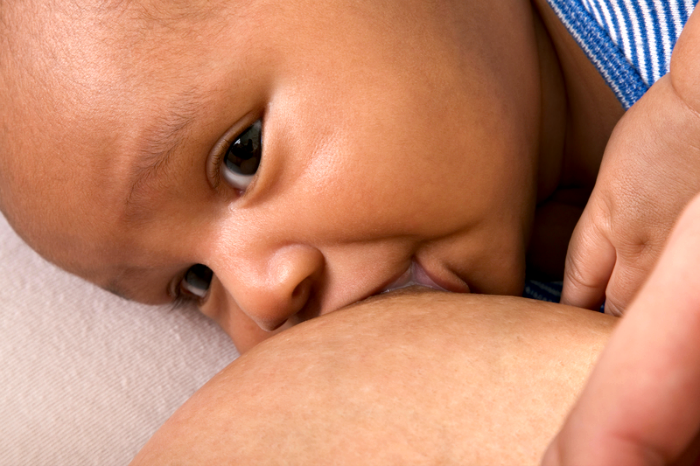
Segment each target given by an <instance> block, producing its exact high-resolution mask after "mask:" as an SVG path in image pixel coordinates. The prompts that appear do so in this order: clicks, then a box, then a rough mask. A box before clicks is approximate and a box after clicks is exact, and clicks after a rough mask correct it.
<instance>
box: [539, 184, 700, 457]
mask: <svg viewBox="0 0 700 466" xmlns="http://www.w3.org/2000/svg"><path fill="white" fill-rule="evenodd" d="M699 434H700V196H698V197H696V198H695V199H694V200H693V202H692V203H691V204H690V205H689V207H688V208H687V209H686V211H685V213H684V214H683V216H682V217H681V219H680V221H679V222H678V224H677V225H676V227H675V228H674V231H673V233H672V235H671V238H670V240H669V243H668V245H667V247H666V249H665V250H664V252H663V253H662V255H661V258H660V260H659V263H658V265H657V266H656V268H655V269H654V271H653V272H652V274H651V276H650V278H649V281H648V282H647V283H646V284H645V285H644V287H643V288H642V290H641V291H640V293H639V295H638V296H637V297H636V299H635V300H634V302H633V303H632V305H631V306H630V309H629V311H628V314H627V315H626V316H625V317H624V318H623V320H622V322H621V323H620V326H619V328H618V329H617V330H616V331H615V333H614V334H613V337H612V339H611V340H610V344H609V345H608V347H607V348H606V349H605V352H604V353H603V356H602V358H601V361H600V363H598V365H597V366H596V368H595V370H594V372H593V374H592V376H591V380H590V382H588V384H587V386H586V389H585V390H584V392H583V394H582V396H581V399H580V401H579V402H578V403H577V405H576V407H575V408H574V409H573V411H572V413H571V415H570V416H569V418H568V420H567V422H566V425H565V426H564V428H563V429H562V431H561V433H560V434H559V435H558V437H557V438H556V439H555V440H554V442H553V443H552V446H551V447H550V449H549V451H548V452H547V455H546V456H545V460H544V462H543V465H546V466H555V465H562V466H563V465H571V466H573V465H576V466H582V465H595V466H608V465H609V466H619V465H625V466H642V465H644V466H651V465H655V466H656V465H671V464H674V465H676V464H677V465H684V464H698V463H697V460H698V453H699V452H700V445H699V442H698V438H699V437H698V436H699Z"/></svg>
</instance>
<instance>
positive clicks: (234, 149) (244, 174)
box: [221, 120, 262, 190]
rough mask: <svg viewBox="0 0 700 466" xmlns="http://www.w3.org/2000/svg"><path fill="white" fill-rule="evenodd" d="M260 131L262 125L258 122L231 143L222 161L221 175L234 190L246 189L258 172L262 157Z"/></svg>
mask: <svg viewBox="0 0 700 466" xmlns="http://www.w3.org/2000/svg"><path fill="white" fill-rule="evenodd" d="M261 130H262V123H261V121H260V120H258V121H256V122H255V123H253V125H252V126H249V127H248V128H247V129H246V130H245V131H243V133H241V135H240V136H238V138H237V139H236V140H235V141H233V144H231V146H229V148H228V151H226V155H224V158H223V159H222V163H221V165H222V170H221V173H222V174H223V177H224V179H226V181H228V182H229V183H230V184H231V186H233V187H234V188H236V189H241V190H244V189H246V188H247V187H248V185H249V184H250V182H251V181H252V180H253V177H254V176H255V173H256V172H257V171H258V166H259V165H260V158H261V157H262V141H261Z"/></svg>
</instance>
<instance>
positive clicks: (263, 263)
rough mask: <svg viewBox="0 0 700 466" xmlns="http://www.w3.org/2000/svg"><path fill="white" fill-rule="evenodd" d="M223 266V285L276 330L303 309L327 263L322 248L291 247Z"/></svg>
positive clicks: (242, 307)
mask: <svg viewBox="0 0 700 466" xmlns="http://www.w3.org/2000/svg"><path fill="white" fill-rule="evenodd" d="M233 262H235V263H233V264H231V263H229V264H228V265H227V266H224V267H221V268H220V271H219V272H218V273H217V272H216V271H215V273H217V277H218V279H219V281H220V282H221V285H222V286H223V287H224V288H225V289H226V290H227V292H228V293H229V294H230V296H231V297H232V298H233V300H234V301H235V303H236V304H237V306H238V308H239V309H240V310H241V311H243V313H245V314H246V315H247V316H248V317H250V319H251V320H252V321H253V322H255V323H256V324H257V325H258V326H259V327H260V328H261V329H263V330H265V331H272V330H275V329H277V328H278V327H280V326H281V325H283V324H284V323H285V322H286V321H287V320H289V318H290V317H292V316H294V315H295V314H297V313H298V312H299V311H301V310H302V309H303V308H304V307H305V306H306V304H307V302H308V301H309V298H310V295H311V292H312V290H313V288H314V284H315V282H317V281H318V279H319V277H320V274H321V272H322V269H323V265H324V258H323V255H322V254H321V252H320V251H319V250H318V249H315V248H313V247H309V246H304V245H294V246H287V247H284V248H281V249H279V250H278V251H275V252H274V253H272V254H270V256H269V257H267V258H265V257H258V258H249V259H245V260H236V261H233Z"/></svg>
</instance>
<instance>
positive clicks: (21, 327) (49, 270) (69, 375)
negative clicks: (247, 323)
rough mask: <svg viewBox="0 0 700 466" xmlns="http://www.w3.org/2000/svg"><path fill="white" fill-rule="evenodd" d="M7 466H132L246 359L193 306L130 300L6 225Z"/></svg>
mask: <svg viewBox="0 0 700 466" xmlns="http://www.w3.org/2000/svg"><path fill="white" fill-rule="evenodd" d="M0 281H1V282H2V286H0V465H2V466H20V465H31V466H43V465H47V466H48V465H50V466H63V465H71V466H74V465H101V466H109V465H124V464H127V463H128V462H129V460H130V459H131V458H132V457H133V456H134V455H135V454H136V453H137V452H138V450H139V449H140V447H141V446H142V445H143V444H144V443H145V442H146V441H147V440H148V438H149V437H150V436H151V435H152V434H153V432H155V430H156V429H157V428H158V427H159V426H160V425H161V424H162V423H163V422H164V421H165V420H166V419H167V418H168V417H169V416H170V415H171V414H172V413H173V412H174V411H175V409H177V407H178V406H180V405H181V404H182V403H183V402H184V401H185V400H187V398H189V396H190V395H191V394H192V393H194V392H195V390H197V388H199V387H200V386H201V385H203V384H204V383H205V382H206V381H207V380H208V379H209V378H211V377H212V376H213V375H214V374H215V373H216V372H218V371H219V370H221V369H222V368H223V367H225V366H226V365H227V364H228V363H230V362H231V361H232V360H233V359H235V357H236V356H237V353H236V350H235V348H234V347H233V344H232V343H231V342H230V340H229V339H228V337H227V336H226V335H225V334H224V333H223V332H222V331H221V330H220V329H219V328H218V327H217V326H216V325H215V324H213V323H211V322H210V321H208V320H207V319H205V318H204V317H203V316H201V315H200V314H198V313H197V312H196V311H195V310H193V309H181V310H171V309H170V308H169V307H150V306H142V305H137V304H134V303H130V302H126V301H124V300H121V299H120V298H117V297H115V296H112V295H111V294H109V293H107V292H105V291H102V290H100V289H99V288H97V287H95V286H92V285H90V284H88V283H85V282H83V281H82V280H80V279H78V278H76V277H73V276H70V275H68V274H66V273H64V272H63V271H61V270H58V269H57V268H56V267H54V266H52V265H51V264H48V263H47V262H45V261H44V260H43V259H41V258H40V257H39V256H38V255H37V254H35V253H34V252H33V251H32V250H31V249H29V247H27V246H26V245H25V244H24V243H23V242H22V241H21V240H20V239H19V238H18V237H17V236H16V235H15V234H14V232H12V230H11V229H10V227H9V226H8V224H7V222H6V221H5V219H4V218H3V217H2V216H0Z"/></svg>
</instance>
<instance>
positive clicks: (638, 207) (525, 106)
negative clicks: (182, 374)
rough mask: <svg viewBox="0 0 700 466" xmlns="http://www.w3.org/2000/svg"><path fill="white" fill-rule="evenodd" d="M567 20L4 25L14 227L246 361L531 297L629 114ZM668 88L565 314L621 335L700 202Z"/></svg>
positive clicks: (597, 219) (611, 165)
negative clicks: (458, 304) (666, 247)
mask: <svg viewBox="0 0 700 466" xmlns="http://www.w3.org/2000/svg"><path fill="white" fill-rule="evenodd" d="M553 5H554V6H555V8H554V9H553V8H552V7H551V6H550V5H549V4H547V3H546V2H545V1H536V2H534V3H533V4H531V3H530V2H528V1H524V0H509V1H500V2H478V1H469V2H464V1H455V2H439V3H436V2H426V1H418V0H416V1H412V2H410V3H406V2H389V3H387V2H347V3H338V2H329V3H322V4H318V2H309V3H304V2H294V3H293V4H286V3H285V4H282V5H279V4H276V3H275V4H273V3H270V2H265V1H255V2H214V3H212V2H194V3H193V2H181V3H180V2H178V3H172V2H159V1H155V0H154V1H145V2H99V3H94V2H87V1H78V0H75V1H72V2H45V3H39V2H21V3H20V4H7V5H6V4H3V6H2V24H3V31H2V32H3V34H2V49H1V53H2V56H1V57H2V58H1V59H2V72H1V76H2V78H1V79H2V86H1V90H0V92H2V97H1V98H2V102H3V105H2V106H1V108H0V121H1V122H2V125H1V128H2V131H3V133H2V137H1V138H0V144H2V146H1V153H2V158H1V159H0V164H1V165H0V177H1V179H0V182H1V184H0V207H2V211H3V213H4V214H5V215H6V217H7V218H8V220H9V221H10V223H11V224H12V225H13V227H14V228H15V229H16V230H17V232H18V233H19V234H20V235H21V236H22V237H23V238H24V239H25V240H26V241H27V242H28V243H29V244H30V245H31V246H32V247H34V248H35V249H36V250H37V251H38V252H39V253H40V254H42V255H43V256H45V257H46V258H47V259H49V260H50V261H52V262H54V263H56V264H58V265H60V266H61V267H63V268H65V269H66V270H68V271H70V272H73V273H75V274H77V275H80V276H82V277H84V278H86V279H88V280H90V281H92V282H94V283H96V284H98V285H99V286H102V287H104V288H106V289H108V290H110V291H112V292H114V293H116V294H118V295H120V296H123V297H126V298H128V299H133V300H136V301H141V302H146V303H164V302H170V301H173V300H179V301H182V300H192V301H195V302H196V303H197V304H198V305H199V307H200V309H201V310H202V312H203V313H205V314H206V315H208V316H209V317H211V318H213V319H215V320H216V321H217V322H218V323H219V324H220V325H221V327H222V328H223V329H224V330H225V331H226V332H228V333H229V335H230V336H231V338H232V339H233V340H234V342H235V344H236V345H237V346H238V347H239V349H240V350H241V351H245V350H247V349H248V348H250V347H252V346H253V345H255V344H256V343H257V342H259V341H261V340H262V339H265V338H267V337H268V336H270V335H272V334H274V333H275V332H277V331H280V330H282V329H284V328H287V327H289V326H291V325H294V324H295V323H297V322H299V321H303V320H306V319H309V318H312V317H315V316H318V315H321V314H325V313H328V312H331V311H333V310H336V309H339V308H341V307H344V306H346V305H348V304H351V303H354V302H357V301H359V300H362V299H364V298H366V297H368V296H371V295H374V294H377V293H381V292H383V291H387V290H390V289H393V288H396V287H400V286H402V285H405V284H420V285H424V286H429V287H433V288H436V289H442V290H448V291H453V292H469V291H471V292H478V293H490V294H520V293H521V290H522V287H523V280H524V276H525V263H526V261H525V258H526V252H527V250H528V244H529V243H530V242H531V236H534V237H533V239H532V247H531V256H532V257H535V258H537V257H541V256H543V255H544V254H543V253H542V252H540V251H541V249H542V248H541V244H542V242H543V241H545V243H546V246H547V247H549V248H556V245H557V242H559V243H560V245H559V249H561V250H564V249H565V246H562V244H563V245H565V244H566V241H568V237H569V232H568V231H566V225H567V222H568V224H570V225H573V224H574V223H575V221H576V220H577V218H578V215H579V213H580V210H577V207H576V203H575V202H574V203H572V202H568V201H567V197H569V198H570V197H571V195H570V193H571V192H572V189H571V188H576V189H578V190H579V191H582V192H583V193H584V198H583V199H584V201H585V193H586V192H589V191H590V190H591V189H592V187H593V185H594V183H595V180H596V175H597V171H598V166H599V164H600V160H601V158H602V155H603V151H604V148H605V147H606V144H607V143H608V139H609V137H610V134H611V132H612V129H613V127H615V125H616V124H617V121H618V119H619V118H620V116H621V115H622V114H623V105H621V104H620V103H619V102H618V97H620V98H621V99H622V103H623V104H624V106H628V105H630V104H631V103H632V101H633V99H634V98H638V97H639V95H632V96H629V95H621V94H620V92H621V91H620V88H621V86H623V85H624V84H625V83H624V82H623V83H622V84H620V83H619V82H617V81H610V82H608V83H606V82H605V80H604V77H603V76H602V75H601V74H600V73H599V71H598V70H596V69H595V67H594V66H593V65H592V64H591V63H590V61H589V59H588V58H587V57H586V55H585V54H584V52H583V51H582V50H581V49H580V48H579V46H578V45H577V44H576V43H575V41H574V39H573V38H572V36H571V35H570V34H569V33H568V31H567V29H566V27H567V25H568V26H570V27H571V25H570V24H568V23H566V22H567V21H570V19H567V18H568V16H566V14H568V13H567V12H566V11H561V8H560V7H558V6H557V3H556V2H555V3H554V4H553ZM681 6H682V5H681ZM582 11H583V10H581V11H579V14H582ZM681 11H682V12H683V13H684V14H686V15H687V14H688V13H689V11H690V8H685V9H683V8H681ZM589 19H590V18H589ZM565 23H566V24H565ZM613 32H614V31H613ZM679 32H680V28H678V30H677V31H676V33H679ZM669 34H670V32H669ZM674 40H675V36H673V34H671V35H670V37H663V38H662V39H659V41H661V42H659V43H663V44H666V46H667V47H666V48H665V49H664V50H665V51H666V55H668V52H669V51H670V48H669V46H668V44H670V43H672V42H673V41H674ZM623 42H624V41H623ZM657 42H658V41H657ZM628 45H629V44H627V43H625V44H624V46H625V47H627V46H628ZM686 48H688V47H686ZM677 53H680V52H677ZM677 62H680V63H681V64H680V65H678V66H676V73H675V75H674V76H676V78H675V80H674V78H673V77H664V78H662V79H661V80H659V82H658V83H657V84H655V85H654V87H653V88H652V91H650V92H649V93H648V94H647V97H645V98H644V102H640V105H639V106H635V108H634V111H632V112H630V113H628V115H627V116H626V117H625V119H624V120H623V121H622V122H621V123H620V124H619V125H618V128H619V129H618V131H617V132H616V134H615V137H613V139H612V140H611V142H610V144H609V145H608V155H607V156H606V160H605V163H604V164H603V167H602V169H601V173H600V176H599V179H598V184H597V187H596V190H595V192H594V194H593V197H592V198H591V200H590V202H589V204H588V208H587V210H586V212H585V214H584V217H583V218H582V220H581V223H580V224H579V229H578V230H577V232H576V234H575V236H574V239H573V242H572V245H571V250H570V252H569V261H568V270H567V276H566V280H565V289H564V300H565V301H567V302H569V303H573V304H577V305H580V306H584V307H590V308H593V307H596V306H599V305H600V303H601V302H602V300H603V297H604V296H607V300H608V301H607V303H608V309H610V310H611V311H616V310H621V309H623V308H624V306H625V304H626V303H627V302H628V301H629V299H630V298H631V296H632V295H633V294H634V292H635V290H636V289H637V288H638V286H639V284H640V283H641V281H642V280H643V278H644V276H645V275H646V272H647V271H648V270H649V268H650V267H651V266H652V265H653V263H654V261H655V258H656V257H657V255H658V251H659V249H660V247H661V245H662V244H663V242H664V239H665V237H666V235H667V233H668V230H669V228H670V227H671V225H672V224H673V222H674V220H675V218H676V216H677V214H678V212H679V211H680V209H681V208H682V206H683V205H684V204H685V203H686V202H687V200H688V199H689V198H690V197H691V195H692V193H693V192H696V191H698V189H700V178H699V177H698V173H699V172H700V163H699V162H696V161H695V160H694V159H697V157H695V149H693V148H692V144H691V137H690V136H691V135H692V134H695V133H698V132H699V131H700V126H699V125H695V121H694V117H695V114H694V113H693V112H692V111H691V108H692V106H693V104H694V102H693V101H692V97H693V96H694V94H696V93H697V92H695V91H694V89H693V86H692V85H693V79H694V78H693V77H692V76H693V75H692V71H693V70H692V69H691V68H692V67H690V65H688V60H685V61H684V60H681V59H677V60H675V61H674V63H677ZM662 65H664V63H662ZM645 69H646V68H644V67H642V70H645ZM653 71H654V74H653V76H651V77H650V78H649V79H651V80H653V79H655V78H657V77H658V76H659V75H661V74H663V71H664V68H663V66H662V67H661V68H654V69H653ZM630 73H631V71H630ZM613 78H614V77H613ZM611 79H612V78H611ZM633 84H634V85H636V86H637V87H639V86H642V84H640V83H639V82H636V81H635V82H633ZM609 85H612V86H613V89H614V91H615V92H617V94H618V96H617V97H616V95H615V93H614V92H613V91H612V90H611V89H610V88H609ZM637 90H639V89H637ZM638 94H639V92H638ZM668 180H673V182H672V183H671V184H669V182H668ZM669 186H671V187H672V191H669V189H668V188H669ZM567 191H568V193H569V195H568V196H567V195H566V193H567ZM661 193H663V195H662V196H660V195H659V194H661ZM579 197H580V196H579ZM559 200H564V202H563V203H562V202H559V203H558V202H557V201H559ZM536 206H540V209H539V210H538V212H537V213H536ZM552 220H553V221H552ZM553 224H557V225H560V227H559V228H563V229H564V230H565V231H564V233H562V234H560V235H558V236H557V237H556V238H554V239H551V238H549V237H546V240H543V239H542V234H541V233H542V232H543V231H544V232H551V231H552V225H553ZM533 225H534V227H533ZM561 225H563V227H561ZM533 228H534V229H533ZM550 236H551V233H550ZM555 262H563V259H562V260H561V261H555ZM555 273H556V272H555ZM606 285H607V294H606V293H605V288H606Z"/></svg>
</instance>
